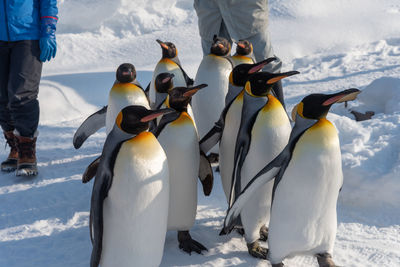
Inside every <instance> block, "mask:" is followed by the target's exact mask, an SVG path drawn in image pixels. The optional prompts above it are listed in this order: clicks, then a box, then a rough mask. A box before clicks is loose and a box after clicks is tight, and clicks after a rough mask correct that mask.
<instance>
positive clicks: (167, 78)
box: [161, 73, 175, 83]
mask: <svg viewBox="0 0 400 267" xmlns="http://www.w3.org/2000/svg"><path fill="white" fill-rule="evenodd" d="M174 77H175V75H174V74H173V73H170V74H169V76H168V77H166V78H164V79H163V80H162V81H161V83H167V82H169V81H170V80H171V79H172V78H174Z"/></svg>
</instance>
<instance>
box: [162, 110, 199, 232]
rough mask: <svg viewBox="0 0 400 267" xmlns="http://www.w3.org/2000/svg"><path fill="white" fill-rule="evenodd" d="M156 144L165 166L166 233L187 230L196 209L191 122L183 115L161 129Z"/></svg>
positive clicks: (195, 146)
mask: <svg viewBox="0 0 400 267" xmlns="http://www.w3.org/2000/svg"><path fill="white" fill-rule="evenodd" d="M158 140H159V141H160V143H161V145H162V147H163V148H164V150H165V152H166V154H167V158H168V165H169V181H170V202H169V214H168V230H189V229H190V228H191V227H192V225H193V224H194V220H195V217H196V209H197V177H198V171H199V160H200V156H199V155H200V152H199V144H198V136H197V132H196V129H195V127H194V123H193V120H192V119H191V117H190V116H189V115H188V114H187V113H186V112H182V114H181V116H180V117H179V118H178V119H176V120H175V121H173V122H171V123H169V124H168V125H166V126H165V128H164V129H163V131H162V132H161V133H160V135H159V137H158Z"/></svg>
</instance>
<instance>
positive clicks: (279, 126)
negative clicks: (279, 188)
mask: <svg viewBox="0 0 400 267" xmlns="http://www.w3.org/2000/svg"><path fill="white" fill-rule="evenodd" d="M290 132H291V126H290V122H289V118H288V116H287V115H286V112H285V110H284V109H283V107H282V105H281V104H280V102H279V101H278V100H277V99H276V98H275V97H273V96H268V102H267V104H266V105H265V106H264V107H263V108H262V109H261V110H260V111H259V112H258V114H257V117H256V120H255V122H254V125H253V128H252V129H251V140H250V148H249V151H248V153H247V155H246V158H245V161H244V163H243V166H242V169H241V181H240V182H241V188H244V187H245V186H246V185H247V184H248V182H249V181H250V180H251V179H252V178H253V177H254V176H255V175H256V174H257V173H258V171H259V170H261V169H262V168H263V167H264V166H265V164H266V163H268V162H270V161H271V160H273V159H274V158H275V157H276V156H277V155H278V154H279V153H280V152H281V151H282V150H283V149H284V147H285V146H286V144H287V143H288V141H289V136H290ZM273 184H274V181H273V180H272V181H269V182H268V183H266V184H264V185H262V186H260V187H259V188H258V190H257V192H256V193H255V194H254V195H253V196H252V197H251V198H250V199H249V201H248V202H247V203H246V205H245V207H244V208H243V211H242V212H241V217H242V218H243V219H242V221H243V226H244V227H245V233H246V239H248V241H249V242H253V241H254V240H255V239H256V238H258V235H259V229H260V227H261V226H263V225H267V226H268V224H269V220H270V208H271V200H272V188H273Z"/></svg>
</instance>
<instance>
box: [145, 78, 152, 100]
mask: <svg viewBox="0 0 400 267" xmlns="http://www.w3.org/2000/svg"><path fill="white" fill-rule="evenodd" d="M150 84H151V81H150V82H149V84H148V85H147V87H146V89H145V90H144V93H145V94H146V96H147V99H149V97H150V96H149V93H150Z"/></svg>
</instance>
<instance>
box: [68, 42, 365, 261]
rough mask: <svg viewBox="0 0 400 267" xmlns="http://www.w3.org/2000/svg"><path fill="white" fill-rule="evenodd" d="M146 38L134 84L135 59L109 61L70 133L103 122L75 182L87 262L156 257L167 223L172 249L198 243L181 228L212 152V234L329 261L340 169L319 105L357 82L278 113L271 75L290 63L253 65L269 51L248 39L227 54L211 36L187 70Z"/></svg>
mask: <svg viewBox="0 0 400 267" xmlns="http://www.w3.org/2000/svg"><path fill="white" fill-rule="evenodd" d="M156 41H157V42H158V44H159V45H160V47H161V50H162V58H161V60H160V61H159V62H158V63H157V64H156V67H155V69H154V72H153V76H152V79H151V81H150V83H149V84H148V86H147V87H146V89H144V88H143V87H142V86H141V85H140V83H139V82H138V81H137V79H136V70H135V67H134V66H133V65H132V64H129V63H124V64H121V65H120V66H119V67H118V69H117V71H116V80H115V82H114V84H113V86H112V88H111V90H110V93H109V98H108V104H107V106H105V107H103V108H102V109H100V110H99V111H97V112H95V113H94V114H92V115H91V116H89V117H88V118H87V119H86V120H85V121H84V122H83V123H82V124H81V126H80V127H79V128H78V129H77V130H76V133H75V135H74V137H73V145H74V147H75V148H76V149H78V148H80V147H81V146H82V145H83V143H84V142H85V141H86V139H87V138H89V137H90V136H91V135H92V134H94V133H95V132H97V131H98V130H99V129H100V128H102V127H106V133H107V137H106V140H105V142H104V145H103V149H102V152H101V155H100V157H98V158H96V159H95V160H94V161H93V162H92V163H90V164H89V166H88V167H87V168H86V170H85V171H84V173H83V175H82V182H83V183H87V182H89V181H90V180H92V179H93V178H94V183H93V190H92V195H91V207H90V222H89V226H90V238H91V241H92V246H93V248H92V253H91V260H90V266H92V267H96V266H103V267H106V266H159V265H160V263H161V259H162V255H163V249H164V242H165V235H166V232H167V231H169V230H173V231H177V239H178V243H179V248H180V249H182V250H183V251H184V252H187V253H189V254H191V253H192V252H196V253H199V254H202V253H203V252H204V251H207V250H208V249H207V248H206V247H205V246H204V245H203V244H202V243H201V242H202V241H201V240H194V239H193V238H192V237H191V235H190V229H191V228H192V226H193V225H194V222H195V219H196V212H197V198H198V196H197V187H198V179H199V180H200V183H201V185H202V188H203V193H204V195H205V196H208V195H210V193H211V191H212V188H213V180H214V172H213V169H212V166H211V163H212V162H215V161H218V164H219V166H218V168H219V172H220V176H221V180H222V186H223V192H224V193H225V197H226V201H227V206H228V209H227V214H226V217H225V219H224V223H223V229H222V231H221V233H220V235H224V234H229V233H230V232H231V231H232V230H234V229H236V230H237V231H238V232H239V233H241V234H242V235H243V236H244V239H245V242H246V244H247V247H248V252H249V254H250V255H252V256H254V257H257V258H261V259H267V260H269V261H270V262H271V264H272V266H273V267H279V266H283V261H284V259H286V258H290V257H293V256H295V255H299V254H302V255H304V254H306V255H313V256H315V257H316V258H317V261H318V264H319V266H324V267H333V266H336V265H335V263H334V262H333V260H332V253H333V245H334V241H335V237H336V228H337V218H336V216H337V215H336V202H337V199H338V194H339V191H340V190H341V187H342V184H343V174H342V166H341V152H340V144H339V138H338V133H337V130H336V128H335V127H334V125H333V124H332V123H331V122H329V121H328V120H327V119H326V115H327V113H328V112H329V109H330V107H331V106H332V105H333V104H335V103H341V102H347V101H352V100H354V99H355V98H356V97H357V94H358V93H359V92H360V91H359V90H358V89H355V88H352V89H346V90H343V91H341V92H338V93H334V94H311V95H308V96H306V97H304V98H303V100H302V101H301V102H300V103H299V104H298V105H296V106H295V108H294V109H293V111H292V114H291V115H292V116H291V117H292V118H289V116H288V114H287V112H286V109H285V106H284V102H283V93H282V86H281V80H282V79H285V78H287V77H290V76H293V75H297V74H299V72H297V71H289V72H284V73H269V72H265V71H262V69H263V68H264V67H265V66H266V65H267V64H269V63H271V62H273V61H274V60H276V59H275V58H268V59H265V60H263V61H260V62H255V60H254V56H253V47H252V44H251V43H250V42H249V41H247V40H240V41H238V42H237V43H236V53H235V54H234V55H232V56H231V45H230V43H229V42H228V41H227V40H226V39H224V38H222V37H218V36H214V40H213V44H212V46H211V48H210V54H209V55H207V56H204V57H203V60H202V61H201V63H200V65H199V68H198V71H197V74H196V76H195V79H194V80H193V79H191V78H190V77H189V76H188V75H187V74H186V72H185V71H184V69H183V68H182V65H181V63H180V60H179V58H178V51H177V48H176V46H175V45H174V44H173V43H171V42H163V41H161V40H156ZM292 124H294V126H293V127H292ZM260 241H266V242H267V247H268V248H266V247H265V246H262V244H261V243H260Z"/></svg>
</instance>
